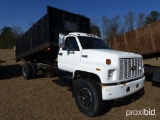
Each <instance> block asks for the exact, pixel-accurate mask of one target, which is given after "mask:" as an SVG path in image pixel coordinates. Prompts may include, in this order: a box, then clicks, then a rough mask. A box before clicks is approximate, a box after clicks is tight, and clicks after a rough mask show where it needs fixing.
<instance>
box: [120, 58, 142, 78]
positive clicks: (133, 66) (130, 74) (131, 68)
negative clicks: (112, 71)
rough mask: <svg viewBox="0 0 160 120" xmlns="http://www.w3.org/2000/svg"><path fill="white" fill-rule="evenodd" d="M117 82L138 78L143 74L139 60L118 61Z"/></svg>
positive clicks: (124, 59)
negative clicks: (118, 72)
mask: <svg viewBox="0 0 160 120" xmlns="http://www.w3.org/2000/svg"><path fill="white" fill-rule="evenodd" d="M119 71H120V74H119V80H125V79H129V78H136V77H140V76H141V75H142V73H143V66H142V59H141V58H132V59H131V58H130V59H129V58H127V59H126V58H123V59H120V70H119Z"/></svg>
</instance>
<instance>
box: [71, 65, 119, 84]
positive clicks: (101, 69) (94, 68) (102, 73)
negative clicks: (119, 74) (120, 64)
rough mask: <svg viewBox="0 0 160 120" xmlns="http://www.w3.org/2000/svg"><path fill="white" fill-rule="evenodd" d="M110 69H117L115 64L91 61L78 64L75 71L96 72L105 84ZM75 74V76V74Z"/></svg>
mask: <svg viewBox="0 0 160 120" xmlns="http://www.w3.org/2000/svg"><path fill="white" fill-rule="evenodd" d="M110 69H116V67H115V66H113V65H104V64H97V63H90V62H83V63H80V64H78V65H76V67H75V70H74V74H75V72H76V71H77V70H78V71H84V72H89V73H93V74H96V75H97V76H98V77H99V78H100V81H101V83H103V84H105V83H108V80H107V79H108V70H110ZM74 74H73V76H74Z"/></svg>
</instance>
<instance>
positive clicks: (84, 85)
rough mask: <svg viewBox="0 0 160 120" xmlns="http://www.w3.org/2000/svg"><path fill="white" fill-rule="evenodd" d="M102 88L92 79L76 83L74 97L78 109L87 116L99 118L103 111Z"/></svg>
mask: <svg viewBox="0 0 160 120" xmlns="http://www.w3.org/2000/svg"><path fill="white" fill-rule="evenodd" d="M101 94H102V93H101V87H100V85H98V83H97V82H95V81H94V80H91V79H86V80H82V79H79V80H77V81H75V84H74V97H75V102H76V104H77V106H78V109H79V110H80V111H81V112H82V113H84V114H85V115H87V116H91V117H93V116H97V115H99V114H100V113H101V112H102V110H103V105H104V101H103V100H102V95H101Z"/></svg>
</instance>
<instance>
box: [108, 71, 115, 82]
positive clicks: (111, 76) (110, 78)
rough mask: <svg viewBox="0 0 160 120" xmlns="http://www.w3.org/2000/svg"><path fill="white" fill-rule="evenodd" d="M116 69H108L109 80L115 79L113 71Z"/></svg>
mask: <svg viewBox="0 0 160 120" xmlns="http://www.w3.org/2000/svg"><path fill="white" fill-rule="evenodd" d="M114 71H115V70H108V80H112V79H113V73H114Z"/></svg>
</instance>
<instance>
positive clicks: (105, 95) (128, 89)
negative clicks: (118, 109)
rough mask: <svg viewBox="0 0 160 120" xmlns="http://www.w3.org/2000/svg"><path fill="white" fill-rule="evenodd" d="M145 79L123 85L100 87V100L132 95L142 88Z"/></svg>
mask: <svg viewBox="0 0 160 120" xmlns="http://www.w3.org/2000/svg"><path fill="white" fill-rule="evenodd" d="M144 81H145V77H143V78H140V79H138V80H135V81H132V82H128V83H125V84H119V85H113V86H107V85H106V86H102V100H113V99H118V98H122V97H125V96H128V95H130V94H133V93H135V92H137V91H139V90H140V89H142V88H143V87H144Z"/></svg>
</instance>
